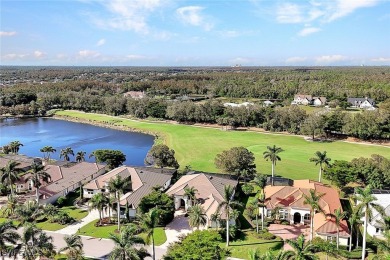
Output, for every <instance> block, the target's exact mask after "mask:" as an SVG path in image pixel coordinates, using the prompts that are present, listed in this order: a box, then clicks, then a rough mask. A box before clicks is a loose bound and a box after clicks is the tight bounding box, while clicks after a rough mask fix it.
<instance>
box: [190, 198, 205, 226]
mask: <svg viewBox="0 0 390 260" xmlns="http://www.w3.org/2000/svg"><path fill="white" fill-rule="evenodd" d="M188 218H189V224H190V226H191V227H192V228H194V227H196V228H197V229H199V226H204V225H206V223H207V216H206V213H205V211H204V208H203V207H202V206H201V205H200V204H195V205H194V206H192V207H191V208H190V209H189V210H188Z"/></svg>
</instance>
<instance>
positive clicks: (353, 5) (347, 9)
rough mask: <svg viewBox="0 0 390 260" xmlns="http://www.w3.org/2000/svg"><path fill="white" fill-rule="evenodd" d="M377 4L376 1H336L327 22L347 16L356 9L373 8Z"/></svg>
mask: <svg viewBox="0 0 390 260" xmlns="http://www.w3.org/2000/svg"><path fill="white" fill-rule="evenodd" d="M377 3H378V0H336V1H335V5H334V6H333V10H332V14H331V15H330V17H329V18H328V21H329V22H331V21H333V20H336V19H338V18H341V17H344V16H347V15H349V14H351V13H352V12H354V11H355V10H356V9H358V8H363V7H371V6H375V5H376V4H377Z"/></svg>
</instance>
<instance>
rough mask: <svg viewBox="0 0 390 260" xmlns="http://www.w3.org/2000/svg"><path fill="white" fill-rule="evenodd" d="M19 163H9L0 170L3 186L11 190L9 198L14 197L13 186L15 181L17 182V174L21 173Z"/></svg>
mask: <svg viewBox="0 0 390 260" xmlns="http://www.w3.org/2000/svg"><path fill="white" fill-rule="evenodd" d="M18 166H20V163H18V162H15V161H12V160H11V161H9V162H8V163H7V165H6V166H5V167H2V168H1V169H0V170H1V172H2V174H1V176H0V178H1V182H2V183H3V184H7V185H9V187H10V189H11V196H12V197H13V196H14V189H13V186H14V184H15V182H16V181H17V180H19V179H20V178H19V173H21V172H22V169H20V168H18Z"/></svg>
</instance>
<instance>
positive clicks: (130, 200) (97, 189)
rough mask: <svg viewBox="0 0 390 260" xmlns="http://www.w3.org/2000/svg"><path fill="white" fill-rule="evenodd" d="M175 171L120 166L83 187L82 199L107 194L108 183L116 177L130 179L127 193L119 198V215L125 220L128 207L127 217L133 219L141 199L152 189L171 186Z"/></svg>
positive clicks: (164, 188) (163, 188)
mask: <svg viewBox="0 0 390 260" xmlns="http://www.w3.org/2000/svg"><path fill="white" fill-rule="evenodd" d="M175 171H176V170H172V169H161V168H151V167H129V166H121V167H118V168H115V169H113V170H111V171H110V172H108V173H106V174H104V175H102V176H99V177H98V178H96V179H94V180H92V181H90V182H89V183H87V184H86V185H84V186H83V193H84V197H85V198H92V196H93V195H94V194H97V193H101V192H104V193H109V192H110V191H109V188H108V183H109V182H110V180H111V179H114V178H116V177H117V176H120V177H121V178H127V177H130V180H131V184H130V186H129V187H128V190H127V192H126V193H125V194H124V195H123V196H122V197H121V198H120V208H121V210H120V211H121V212H120V214H121V217H122V218H125V217H126V216H125V212H126V207H128V214H129V216H128V217H135V216H136V213H137V208H138V205H139V203H140V201H141V199H142V198H143V197H145V196H146V195H148V194H149V193H150V192H151V191H152V189H153V187H156V186H161V188H162V190H166V189H167V188H168V187H169V185H170V184H171V179H172V175H173V174H174V173H175Z"/></svg>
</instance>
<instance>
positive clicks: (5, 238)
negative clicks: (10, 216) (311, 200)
mask: <svg viewBox="0 0 390 260" xmlns="http://www.w3.org/2000/svg"><path fill="white" fill-rule="evenodd" d="M16 229H17V228H16V226H15V225H14V224H13V223H12V221H6V222H3V223H0V254H1V259H4V255H5V254H6V253H7V252H8V251H9V250H8V249H9V244H11V245H16V243H17V242H18V240H19V238H20V236H19V234H18V233H17V232H16Z"/></svg>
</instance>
